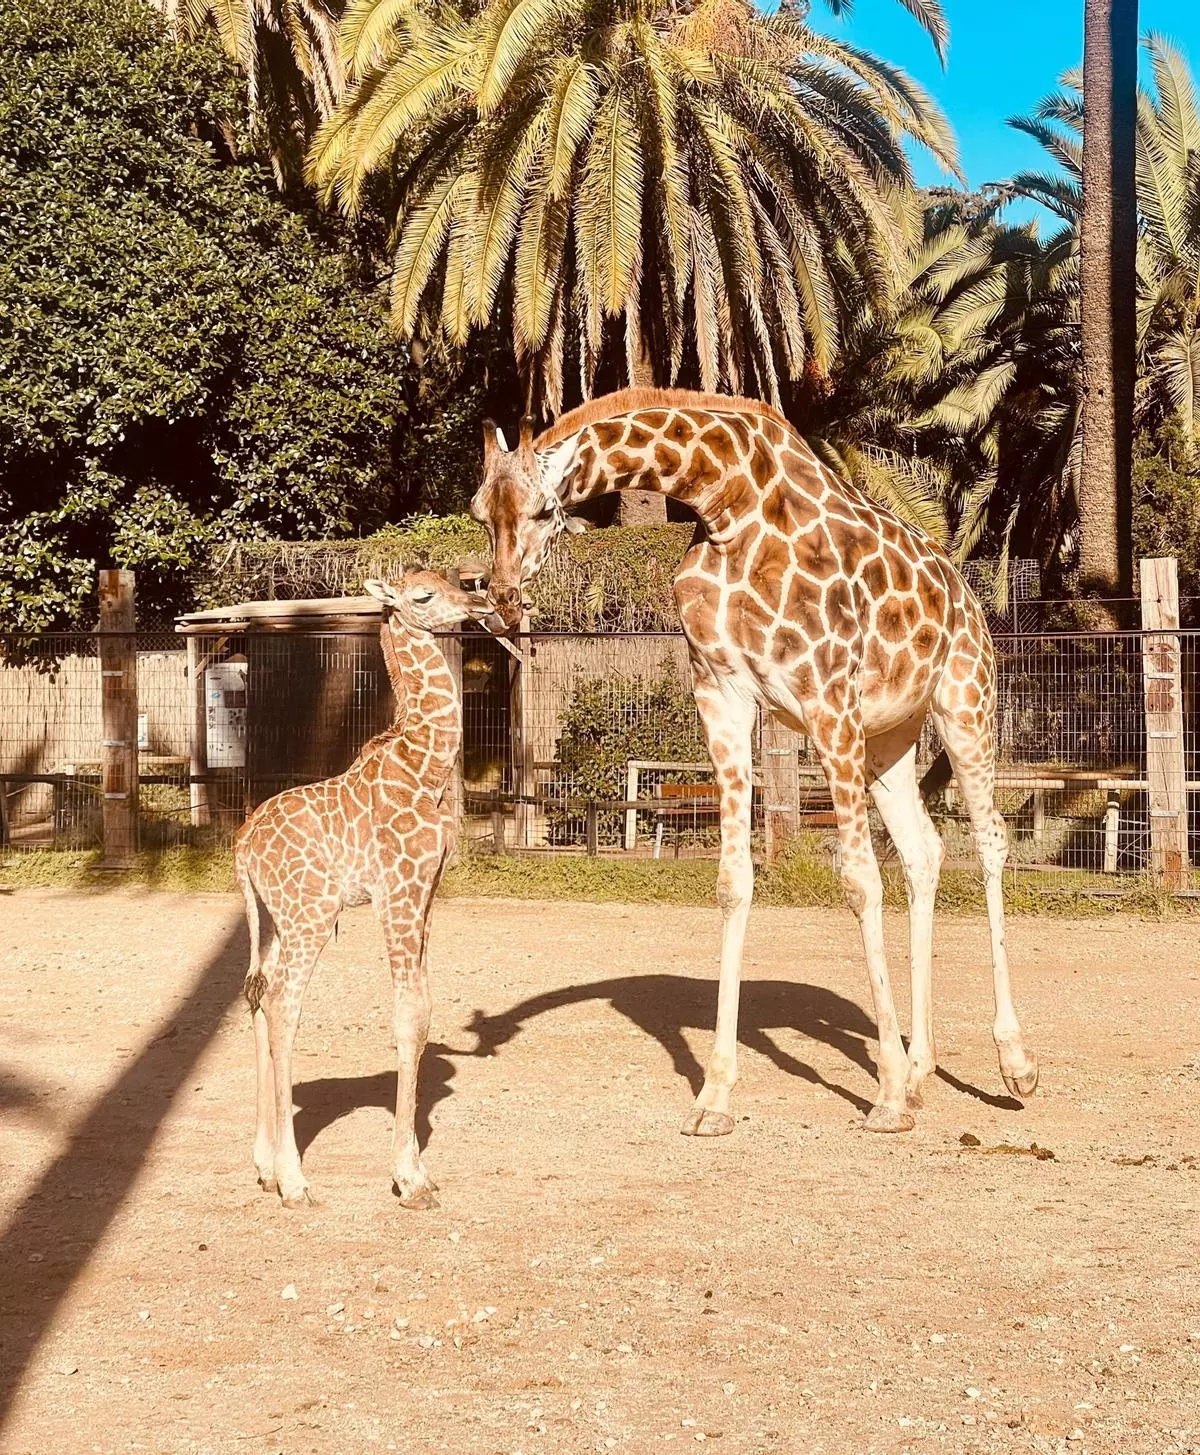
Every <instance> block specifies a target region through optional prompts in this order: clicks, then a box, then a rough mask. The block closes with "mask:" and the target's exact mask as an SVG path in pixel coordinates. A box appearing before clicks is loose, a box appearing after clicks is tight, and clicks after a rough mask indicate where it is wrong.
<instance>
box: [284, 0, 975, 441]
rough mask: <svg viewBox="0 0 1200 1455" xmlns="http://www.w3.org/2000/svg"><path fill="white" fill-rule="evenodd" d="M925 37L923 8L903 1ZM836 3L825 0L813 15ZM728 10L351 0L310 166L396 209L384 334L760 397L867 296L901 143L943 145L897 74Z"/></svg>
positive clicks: (830, 345) (902, 166)
mask: <svg viewBox="0 0 1200 1455" xmlns="http://www.w3.org/2000/svg"><path fill="white" fill-rule="evenodd" d="M906 3H907V8H908V9H910V10H911V11H912V12H913V13H914V14H915V15H916V16H917V17H918V19H920V20H921V22H922V23H923V24H924V25H925V26H926V28H927V29H928V30H929V32H930V34H931V35H932V36H933V37H934V39H935V42H936V43H937V45H938V46H939V48H940V47H941V46H943V45H944V43H945V39H946V31H945V22H944V18H943V16H942V12H941V8H940V5H938V4H936V3H934V0H906ZM834 8H835V9H836V8H841V7H840V6H835V7H834ZM803 17H804V8H803V7H800V6H793V7H789V8H788V9H787V10H783V11H780V12H777V13H775V14H773V15H769V16H768V15H764V14H763V13H762V12H761V11H760V10H758V9H757V8H756V7H755V6H754V5H753V4H751V3H750V0H699V3H695V4H689V3H681V0H594V3H591V0H589V3H583V0H489V3H485V4H483V5H481V6H475V5H472V4H470V3H467V4H464V5H455V4H452V3H450V0H411V3H408V0H399V3H397V0H357V3H354V4H352V5H351V6H350V7H349V9H348V10H347V14H346V17H345V22H344V25H343V47H344V55H345V60H346V65H347V71H348V75H349V78H350V87H349V90H348V92H347V96H346V100H345V102H344V103H343V104H342V105H341V106H340V107H339V109H338V111H337V112H336V113H335V115H334V116H333V117H332V118H331V119H330V120H329V121H328V122H327V123H326V124H325V125H324V126H323V127H322V129H321V132H320V134H319V136H318V138H317V142H316V144H315V147H314V151H313V155H312V159H311V165H310V172H311V175H312V177H313V178H314V180H315V181H316V182H317V184H318V185H319V186H320V187H321V189H322V190H323V192H324V193H325V194H326V195H327V196H330V197H332V196H336V197H337V198H338V199H340V201H341V204H342V205H343V207H344V208H345V209H346V211H347V212H349V213H351V214H355V213H356V212H357V211H358V210H359V209H361V208H362V207H364V206H365V205H366V204H367V202H368V201H374V202H376V203H378V204H379V205H380V206H382V207H383V209H384V211H385V213H386V215H387V216H388V219H389V221H391V222H392V224H393V245H392V246H393V272H392V310H393V321H394V323H395V326H396V328H397V329H398V331H399V332H400V333H401V334H402V335H410V334H414V333H422V332H429V333H433V334H440V335H441V336H442V337H443V338H444V339H445V340H447V341H448V342H449V343H450V344H451V345H454V346H461V345H463V344H465V343H466V341H467V339H468V337H469V336H470V334H471V332H472V330H473V329H475V328H481V327H484V326H486V325H487V324H489V323H495V322H496V321H497V320H506V321H507V322H506V323H505V325H504V326H505V327H508V328H510V329H511V336H512V339H513V341H514V344H515V349H516V354H517V356H518V358H519V359H521V360H522V361H523V362H524V365H525V368H526V371H527V377H528V381H529V388H530V391H531V393H532V394H535V395H536V397H537V398H538V399H539V400H540V402H542V403H543V404H544V406H545V407H546V408H547V409H548V410H549V411H550V412H551V413H553V412H556V411H557V410H558V409H559V408H560V407H561V404H562V401H563V396H564V391H565V389H566V387H567V386H566V383H565V379H566V375H567V370H568V364H569V363H570V362H572V361H573V360H574V361H577V362H578V364H579V368H580V374H581V387H582V390H583V392H584V393H587V392H589V391H590V390H591V387H592V384H593V381H594V379H595V377H596V374H597V371H598V370H599V369H601V368H603V367H604V365H605V363H606V361H607V364H608V367H609V369H610V370H612V369H615V370H616V371H617V372H618V374H620V373H624V374H625V376H626V377H627V378H629V379H630V380H632V381H633V382H636V383H653V382H657V383H667V382H670V381H673V380H675V379H677V378H681V377H682V378H691V379H694V380H695V382H697V383H699V384H700V385H702V386H703V387H705V388H709V389H715V388H726V389H731V390H745V391H748V392H758V393H761V394H762V395H763V396H764V397H767V398H771V399H778V398H779V396H780V382H781V379H796V378H798V377H799V376H800V375H801V373H802V372H803V370H804V369H805V368H806V366H808V365H809V364H810V363H811V365H812V367H814V368H816V369H817V370H819V371H824V370H826V369H828V368H829V367H830V365H831V364H832V361H833V359H834V357H835V354H836V351H837V346H838V339H839V335H840V331H841V327H842V323H843V312H844V300H845V296H846V293H847V289H848V287H851V286H852V287H853V289H854V290H855V292H856V291H857V289H858V288H860V287H862V286H864V285H865V286H866V287H867V288H868V289H869V290H870V291H872V292H873V293H875V294H879V295H882V294H883V293H884V292H886V290H887V288H888V286H889V285H890V282H891V280H892V277H893V274H894V271H895V266H896V258H897V256H898V254H899V252H900V250H901V244H902V240H903V236H904V231H905V227H906V225H907V223H908V222H909V220H910V216H909V210H908V207H909V196H910V193H909V186H910V183H911V173H910V168H909V163H908V160H907V158H906V156H905V152H904V142H905V141H906V140H908V139H910V138H912V139H916V140H917V141H919V142H920V143H922V144H924V145H925V146H927V147H928V148H930V149H931V150H932V151H933V153H934V154H935V155H937V156H938V157H939V158H941V159H942V160H943V161H944V162H945V163H946V164H947V165H948V166H953V164H954V143H953V140H952V137H951V134H950V132H949V128H948V127H947V125H946V123H945V121H944V120H943V118H942V116H941V114H940V112H939V111H938V110H937V108H936V107H935V106H934V105H933V103H932V102H931V101H930V100H929V99H928V97H926V96H925V95H924V94H923V93H922V91H921V90H920V89H919V88H918V87H917V86H916V85H915V84H914V83H913V82H912V81H910V80H909V79H908V78H907V77H905V76H904V75H903V74H902V73H900V72H899V71H897V70H896V69H895V68H893V67H891V66H888V65H887V64H885V63H884V62H882V61H879V60H877V59H875V58H874V57H872V56H870V55H868V54H866V53H864V52H862V51H860V50H858V49H856V48H854V47H851V46H848V45H844V44H840V43H838V42H836V41H833V40H831V39H829V38H828V37H825V36H822V35H820V34H819V33H817V32H816V31H814V30H812V29H811V28H810V27H809V26H808V25H807V24H806V22H805V20H804V18H803Z"/></svg>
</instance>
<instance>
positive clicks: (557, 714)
mask: <svg viewBox="0 0 1200 1455" xmlns="http://www.w3.org/2000/svg"><path fill="white" fill-rule="evenodd" d="M995 643H996V651H997V659H998V667H999V683H998V712H997V734H998V747H999V753H998V801H999V805H1000V808H1001V811H1002V812H1003V813H1004V815H1005V817H1006V818H1007V820H1008V822H1009V825H1010V830H1011V837H1012V844H1013V852H1012V862H1013V863H1014V864H1015V865H1016V866H1017V868H1018V870H1021V869H1031V868H1036V869H1037V870H1039V871H1040V872H1060V871H1066V870H1071V871H1078V870H1086V871H1091V872H1095V873H1097V874H1108V875H1125V876H1137V875H1145V874H1149V873H1151V872H1155V873H1157V874H1158V875H1159V877H1165V878H1166V879H1167V881H1168V882H1169V883H1170V884H1171V885H1173V886H1174V887H1187V886H1188V885H1190V883H1191V871H1190V865H1191V864H1192V863H1195V862H1196V861H1197V860H1200V756H1198V747H1200V744H1198V741H1197V736H1196V730H1195V723H1196V717H1197V708H1198V706H1200V704H1198V703H1197V701H1196V698H1197V691H1198V666H1200V633H1198V632H1194V631H1181V630H1178V629H1164V630H1160V631H1141V632H1127V633H1107V634H1083V633H1075V634H1070V633H1016V634H1011V635H1003V636H997V637H996V638H995ZM445 644H446V647H447V652H448V656H449V658H450V660H451V662H452V665H453V666H454V668H455V670H456V672H457V673H458V674H459V676H460V680H461V683H462V690H463V717H464V742H463V753H462V758H461V763H460V772H459V775H458V781H457V783H456V785H455V793H456V795H457V802H458V805H459V812H460V815H461V828H462V836H463V837H464V838H465V840H466V842H468V843H469V844H472V845H474V846H475V847H476V848H477V849H479V850H481V851H502V852H508V853H531V854H598V855H619V856H623V857H627V858H650V857H657V856H706V857H711V856H713V855H715V853H716V852H717V844H718V832H717V817H716V803H715V793H714V789H713V786H712V775H711V771H710V769H709V767H708V763H707V753H706V751H705V747H704V740H703V735H702V733H701V730H700V724H699V721H698V719H697V715H696V712H695V707H694V704H693V702H692V697H691V691H690V686H689V676H688V668H687V659H686V651H685V647H684V643H683V639H682V638H681V637H680V636H678V635H676V634H668V633H656V634H638V635H628V636H622V635H615V634H608V635H575V634H572V635H567V634H533V635H529V636H526V637H522V638H520V639H519V641H518V643H517V647H518V652H517V655H516V656H515V657H514V655H512V654H510V653H508V652H507V651H505V650H504V648H503V647H502V645H501V644H500V643H498V642H497V641H496V640H495V639H494V638H491V637H489V636H487V635H486V634H483V633H466V634H464V635H462V636H454V637H448V638H446V641H445ZM136 647H137V713H138V743H137V765H138V783H137V815H136V817H137V835H138V843H139V845H140V847H142V848H143V849H156V848H160V847H164V846H167V845H170V844H177V843H228V842H229V841H230V840H231V838H232V835H233V833H234V832H235V831H236V828H237V826H238V824H240V823H241V822H242V821H243V819H244V817H245V815H246V813H247V812H248V811H249V810H250V809H252V808H253V807H254V806H255V805H256V804H258V803H260V802H262V801H263V800H264V799H265V798H267V797H269V796H270V795H271V794H273V793H276V792H278V791H279V790H280V789H281V788H284V787H287V786H289V785H291V784H297V783H304V782H310V781H313V780H315V779H318V778H322V777H326V776H329V775H331V774H333V773H337V772H340V771H341V770H342V769H344V768H345V767H346V766H348V764H349V763H350V762H351V761H352V760H353V758H354V757H355V755H356V753H357V752H358V750H359V747H360V746H361V744H362V743H364V742H365V741H366V740H367V738H369V737H370V736H372V735H373V734H374V733H376V732H379V731H381V730H382V729H383V728H385V727H386V726H387V724H388V723H389V722H390V721H391V719H392V715H393V704H392V701H391V694H390V688H389V684H388V678H387V673H386V670H385V667H384V663H383V658H382V653H381V651H380V648H379V642H378V634H377V632H376V631H375V630H373V629H361V630H356V631H348V630H339V631H288V632H281V631H261V632H252V631H244V630H239V631H237V632H229V631H224V632H223V631H221V630H214V631H212V632H211V633H209V632H205V633H202V634H200V633H198V634H194V635H192V636H190V637H188V638H187V639H186V640H185V639H183V638H181V637H180V636H178V635H175V634H173V633H158V634H154V633H149V634H147V633H139V634H138V635H137V638H136ZM102 685H103V684H102V681H101V669H100V662H99V659H98V655H97V638H96V636H95V635H94V634H74V635H55V636H42V637H37V638H21V639H18V638H11V637H10V638H0V844H2V846H3V848H4V851H5V852H16V851H24V850H31V849H88V848H94V847H97V846H99V845H100V843H101V839H102V813H101V808H102V792H103V790H102V781H103V775H102V762H103V757H104V752H105V740H104V736H103V722H102V715H101V705H100V704H101V691H102ZM936 750H937V742H936V738H935V737H934V735H933V733H932V729H929V730H927V732H926V734H925V737H924V738H923V740H922V747H921V757H922V758H923V759H924V760H925V761H929V760H930V759H931V758H932V756H933V754H934V753H935V752H936ZM754 759H755V792H754V847H755V851H756V852H757V853H758V854H760V855H763V854H767V853H770V852H774V850H775V849H776V848H777V847H778V845H779V843H780V842H782V841H783V839H786V838H792V837H796V836H800V837H801V838H802V839H803V841H804V844H805V847H806V849H807V850H808V851H809V852H812V853H815V854H825V855H829V856H832V853H833V848H834V841H835V837H836V835H835V833H834V828H833V818H832V812H831V805H830V802H829V798H828V794H827V792H826V789H825V786H824V781H823V778H822V776H821V773H820V769H819V767H818V765H817V763H816V761H815V759H814V757H813V755H812V752H811V748H810V746H809V745H808V743H807V741H806V740H805V739H803V738H802V737H798V736H796V735H794V734H791V733H789V732H788V731H787V730H785V729H781V728H779V727H778V726H777V725H774V724H772V723H770V722H766V723H762V724H760V726H759V729H758V731H757V732H756V734H755V744H754ZM933 807H934V811H935V816H936V817H937V818H938V820H939V825H940V827H941V828H942V831H943V836H944V837H945V839H946V842H947V847H948V851H949V860H950V862H952V863H953V862H956V861H958V862H963V863H966V862H972V861H973V851H972V845H971V841H970V835H969V832H968V827H967V825H966V823H965V821H964V819H963V817H962V812H961V806H960V801H959V798H958V795H957V792H956V788H955V785H953V784H951V786H950V787H949V788H948V789H947V790H946V791H945V793H944V795H943V796H942V797H941V798H940V799H938V800H937V801H935V803H934V805H933ZM882 846H883V840H882V835H881V847H882Z"/></svg>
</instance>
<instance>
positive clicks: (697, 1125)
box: [679, 1106, 733, 1137]
mask: <svg viewBox="0 0 1200 1455" xmlns="http://www.w3.org/2000/svg"><path fill="white" fill-rule="evenodd" d="M679 1130H680V1131H681V1132H682V1133H683V1135H684V1136H685V1137H727V1136H728V1135H729V1134H730V1132H732V1131H733V1118H732V1117H731V1116H729V1114H728V1113H727V1112H723V1111H711V1110H710V1109H709V1108H708V1107H704V1106H694V1107H693V1108H692V1109H691V1111H690V1112H688V1114H687V1116H686V1117H685V1118H684V1122H683V1126H681V1127H680V1129H679Z"/></svg>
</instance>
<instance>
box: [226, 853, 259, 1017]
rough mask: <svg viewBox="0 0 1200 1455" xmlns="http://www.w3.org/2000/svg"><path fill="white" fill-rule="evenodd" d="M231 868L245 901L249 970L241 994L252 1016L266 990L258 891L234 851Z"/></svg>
mask: <svg viewBox="0 0 1200 1455" xmlns="http://www.w3.org/2000/svg"><path fill="white" fill-rule="evenodd" d="M233 868H234V873H235V874H236V875H237V882H238V883H239V884H240V885H241V888H242V896H243V898H244V899H245V901H246V927H247V928H248V929H249V931H250V968H249V969H248V970H247V971H246V981H245V984H244V985H243V986H242V994H243V995H244V996H245V997H246V1004H247V1005H248V1006H249V1007H250V1014H251V1015H253V1014H254V1013H255V1011H257V1010H258V1008H259V1006H260V1005H261V1004H262V998H263V993H264V991H265V990H266V988H267V977H266V976H265V975H264V974H263V973H262V971H261V969H260V968H259V963H260V960H259V901H258V891H257V890H256V889H255V887H254V880H253V879H252V878H251V876H250V869H249V867H248V865H247V864H246V862H245V859H244V858H243V857H242V855H241V854H240V853H238V852H237V851H236V850H235V852H234V859H233Z"/></svg>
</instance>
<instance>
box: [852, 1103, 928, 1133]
mask: <svg viewBox="0 0 1200 1455" xmlns="http://www.w3.org/2000/svg"><path fill="white" fill-rule="evenodd" d="M916 1124H917V1123H916V1121H915V1119H914V1118H913V1117H912V1116H910V1115H909V1113H908V1112H906V1111H897V1110H896V1108H895V1107H894V1106H885V1105H884V1104H883V1103H880V1104H879V1105H878V1106H873V1107H872V1108H871V1110H870V1111H869V1112H868V1113H867V1119H866V1121H865V1122H864V1123H863V1125H864V1126H865V1127H866V1129H867V1131H868V1132H911V1131H912V1129H913V1127H915V1126H916Z"/></svg>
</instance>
